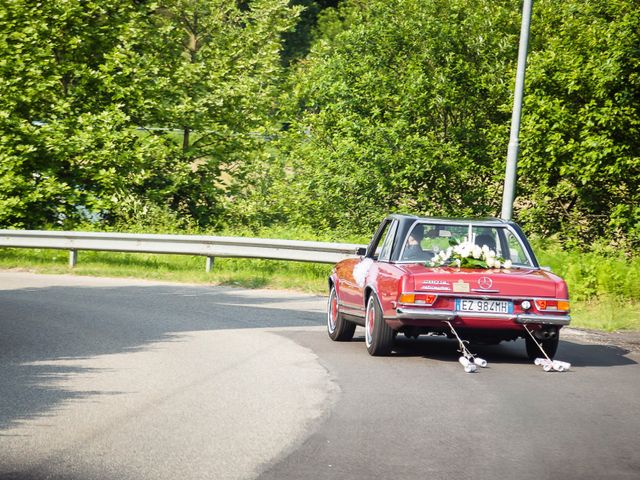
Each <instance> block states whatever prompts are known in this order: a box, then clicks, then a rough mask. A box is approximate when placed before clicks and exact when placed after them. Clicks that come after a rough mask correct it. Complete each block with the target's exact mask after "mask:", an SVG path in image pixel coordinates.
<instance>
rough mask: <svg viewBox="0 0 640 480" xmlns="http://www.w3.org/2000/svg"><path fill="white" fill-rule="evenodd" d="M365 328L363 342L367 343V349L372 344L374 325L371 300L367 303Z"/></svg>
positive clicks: (373, 310)
mask: <svg viewBox="0 0 640 480" xmlns="http://www.w3.org/2000/svg"><path fill="white" fill-rule="evenodd" d="M366 323H367V324H366V326H365V329H364V331H365V340H366V342H367V347H368V346H369V345H371V343H372V342H373V328H374V327H375V324H376V311H375V308H374V307H373V298H370V299H369V303H368V304H367V322H366Z"/></svg>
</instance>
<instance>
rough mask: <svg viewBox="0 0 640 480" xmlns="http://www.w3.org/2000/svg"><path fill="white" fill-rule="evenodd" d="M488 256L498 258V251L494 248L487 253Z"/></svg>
mask: <svg viewBox="0 0 640 480" xmlns="http://www.w3.org/2000/svg"><path fill="white" fill-rule="evenodd" d="M485 255H486V256H487V258H489V257H490V258H496V252H494V251H493V250H489V251H488V252H487V253H486V254H485Z"/></svg>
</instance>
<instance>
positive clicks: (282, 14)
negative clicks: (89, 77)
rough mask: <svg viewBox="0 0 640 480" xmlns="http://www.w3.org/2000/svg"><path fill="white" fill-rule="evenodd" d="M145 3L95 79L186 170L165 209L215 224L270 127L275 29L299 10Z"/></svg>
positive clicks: (282, 5)
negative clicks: (168, 144)
mask: <svg viewBox="0 0 640 480" xmlns="http://www.w3.org/2000/svg"><path fill="white" fill-rule="evenodd" d="M150 7H151V9H150V10H149V11H148V13H147V15H146V16H145V18H139V19H138V20H137V21H136V22H133V23H131V25H130V26H129V28H128V29H127V30H126V31H125V32H124V34H123V35H122V36H121V39H120V40H121V43H120V45H119V46H118V47H117V48H115V49H114V50H113V52H111V53H110V54H109V56H108V62H107V63H106V64H105V66H104V68H103V70H102V73H103V78H104V81H105V82H106V83H107V84H108V85H109V88H110V91H111V94H112V96H113V98H114V99H116V100H117V101H119V102H122V103H123V105H124V111H126V112H127V114H128V115H130V116H131V118H132V119H133V121H134V122H135V123H136V124H137V125H140V126H143V127H146V129H147V134H148V135H150V136H152V137H161V138H164V139H170V140H172V141H173V144H174V148H173V150H172V152H171V155H172V156H173V157H174V158H176V159H178V160H179V163H180V164H182V165H188V166H189V167H190V169H191V175H190V179H189V182H188V184H186V185H185V186H184V188H182V189H181V190H180V191H179V192H178V194H177V195H176V196H175V197H174V198H173V202H172V208H174V209H176V210H177V211H180V212H181V213H183V214H186V215H189V216H191V217H193V218H195V219H196V221H197V222H198V223H199V224H200V225H208V224H211V223H216V222H218V221H219V219H220V217H221V215H223V214H224V211H223V209H224V206H225V198H227V197H231V198H232V199H233V195H234V193H235V192H236V190H238V188H239V186H240V187H242V186H243V185H244V179H245V173H246V169H247V168H249V163H250V162H249V161H248V160H249V159H250V158H251V157H252V155H256V154H258V153H256V152H259V151H260V150H261V149H262V148H263V144H264V138H265V137H266V136H268V134H269V132H270V131H272V129H273V126H274V125H275V121H274V120H275V119H274V111H275V107H276V105H275V101H274V99H275V98H276V97H277V95H276V92H277V88H278V86H279V80H280V76H281V73H282V66H281V62H280V60H281V58H280V53H281V50H282V35H283V33H284V32H286V31H288V30H290V29H291V28H293V26H294V25H295V22H296V19H297V16H298V14H299V11H300V9H299V8H290V7H289V6H288V2H287V0H254V1H251V2H243V3H240V2H238V3H236V2H229V1H227V0H165V1H164V2H160V3H158V4H151V5H150ZM178 139H179V140H178ZM238 183H239V186H238V185H237V184H238Z"/></svg>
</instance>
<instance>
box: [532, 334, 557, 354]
mask: <svg viewBox="0 0 640 480" xmlns="http://www.w3.org/2000/svg"><path fill="white" fill-rule="evenodd" d="M525 342H526V344H527V357H529V360H535V359H536V358H539V357H543V356H544V355H542V352H541V351H540V348H538V346H537V345H536V343H535V342H534V340H533V338H531V337H525ZM538 342H539V343H540V345H542V348H543V349H544V351H545V352H546V353H547V355H548V356H549V358H551V359H553V357H555V355H556V352H557V351H558V345H559V344H560V333H556V335H555V336H554V337H553V338H546V339H544V340H538Z"/></svg>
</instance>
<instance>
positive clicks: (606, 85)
mask: <svg viewBox="0 0 640 480" xmlns="http://www.w3.org/2000/svg"><path fill="white" fill-rule="evenodd" d="M534 12H535V15H534V18H533V21H532V26H533V28H534V30H533V32H532V33H533V38H534V39H535V44H534V50H533V52H532V54H531V56H530V61H529V66H528V72H527V87H526V89H527V95H526V97H525V100H526V101H525V106H524V116H523V128H522V131H521V138H522V142H521V143H522V150H521V152H522V160H521V162H520V186H519V193H518V200H517V204H516V205H517V207H516V208H517V217H518V218H520V219H521V220H522V222H523V223H524V224H525V225H526V226H527V228H528V229H529V230H531V231H536V232H539V233H540V234H542V235H549V234H553V233H557V232H560V233H561V235H562V237H563V239H564V240H565V241H566V242H568V243H570V244H574V245H579V246H583V247H584V246H589V245H591V244H592V242H593V241H594V240H595V239H597V238H606V239H608V240H609V241H613V242H614V243H615V244H616V245H618V246H620V247H622V248H631V247H638V246H640V142H639V141H638V138H639V132H640V75H639V73H638V72H640V50H639V49H638V45H640V11H639V10H638V8H637V5H636V3H635V2H633V1H626V0H615V1H611V2H604V3H597V2H596V3H594V2H586V1H579V0H575V1H570V2H562V3H561V4H558V3H557V2H549V1H540V2H537V3H536V5H535V8H534Z"/></svg>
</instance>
